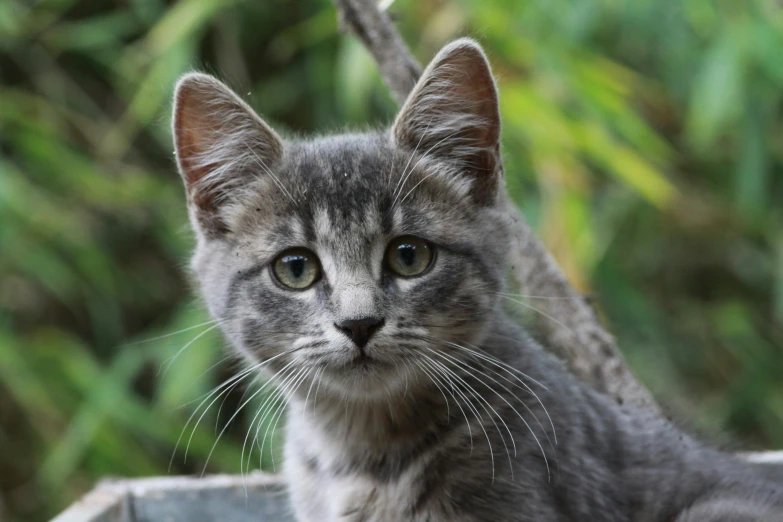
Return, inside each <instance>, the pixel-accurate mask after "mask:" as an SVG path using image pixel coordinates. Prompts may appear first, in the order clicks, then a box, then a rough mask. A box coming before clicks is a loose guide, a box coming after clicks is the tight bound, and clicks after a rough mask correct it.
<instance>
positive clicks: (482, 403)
mask: <svg viewBox="0 0 783 522" xmlns="http://www.w3.org/2000/svg"><path fill="white" fill-rule="evenodd" d="M430 362H432V363H433V364H435V365H437V366H440V367H441V368H442V369H443V370H444V371H445V372H447V373H449V374H451V375H453V376H454V378H455V379H457V381H458V382H461V383H462V384H463V386H464V387H465V389H466V390H467V391H468V392H469V393H470V394H471V395H472V396H473V397H475V398H476V399H477V400H478V403H479V406H481V408H482V409H483V410H484V411H485V412H486V413H487V416H488V417H489V420H490V421H491V422H492V424H493V425H494V426H495V429H496V430H497V432H498V435H499V436H500V440H501V441H502V442H503V446H504V447H505V448H506V456H507V457H508V465H509V467H510V470H511V478H512V479H513V478H514V465H513V463H512V461H511V454H510V453H509V451H508V445H507V444H506V438H505V437H504V436H503V433H502V431H501V430H500V427H499V426H498V425H497V423H496V422H495V420H494V417H493V416H492V414H491V413H490V412H489V411H487V407H488V408H489V409H490V410H491V411H492V413H494V414H495V417H497V418H498V420H500V422H501V424H503V426H504V427H505V428H506V431H507V432H508V436H509V438H510V439H511V444H512V446H513V447H514V456H516V454H517V445H516V441H515V440H514V434H513V433H512V432H511V429H510V428H509V427H508V425H507V424H506V421H505V420H503V417H502V416H501V415H500V414H499V413H498V412H497V410H496V409H495V408H493V407H492V405H491V404H490V403H489V401H487V400H486V399H485V398H484V397H483V396H482V395H481V394H480V393H478V392H477V391H476V389H475V388H473V386H471V385H470V384H469V383H468V382H467V381H465V380H464V379H463V378H462V377H460V376H459V375H458V374H457V373H456V372H454V371H453V370H452V369H451V368H449V367H447V366H445V365H443V364H441V363H439V362H438V361H435V360H434V359H430ZM476 380H478V381H479V382H481V379H476ZM485 405H486V406H485Z"/></svg>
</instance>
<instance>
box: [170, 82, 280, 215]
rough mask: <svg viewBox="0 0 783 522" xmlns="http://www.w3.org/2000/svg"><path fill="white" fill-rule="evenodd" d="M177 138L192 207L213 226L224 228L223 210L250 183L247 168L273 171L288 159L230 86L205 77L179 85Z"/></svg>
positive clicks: (270, 134) (254, 114)
mask: <svg viewBox="0 0 783 522" xmlns="http://www.w3.org/2000/svg"><path fill="white" fill-rule="evenodd" d="M173 135H174V146H175V149H176V154H177V164H178V166H179V171H180V174H181V175H182V178H183V180H184V182H185V187H186V189H187V193H188V202H189V204H191V206H192V207H193V208H194V210H195V211H196V212H197V214H198V216H199V223H200V224H202V225H204V224H207V226H212V227H218V228H219V227H221V226H222V225H220V219H219V216H217V211H218V208H219V207H220V205H221V204H222V203H223V202H224V201H226V200H228V199H230V198H231V196H232V194H233V193H234V192H235V191H236V190H237V189H238V188H239V187H241V186H242V185H243V184H245V183H246V182H247V181H248V180H247V177H248V176H249V175H250V173H249V172H248V168H247V166H248V165H253V168H254V170H258V169H259V168H260V169H262V170H266V169H270V168H272V167H273V165H274V164H275V163H276V162H277V161H279V159H280V158H281V157H282V155H283V142H282V140H281V139H280V138H279V137H278V136H277V134H276V133H275V131H273V130H272V129H271V128H270V127H269V126H268V125H267V124H266V123H264V121H263V120H262V119H261V118H259V117H258V115H256V113H255V112H253V109H251V108H250V107H249V106H248V105H247V104H246V103H245V102H244V101H242V100H241V99H240V98H239V97H238V96H237V95H236V94H234V92H232V91H231V89H229V88H228V87H226V85H225V84H223V83H222V82H220V81H219V80H217V79H216V78H214V77H212V76H209V75H207V74H202V73H190V74H186V75H185V76H183V77H182V79H181V80H180V81H179V82H178V83H177V86H176V88H175V94H174V117H173ZM259 164H260V165H259Z"/></svg>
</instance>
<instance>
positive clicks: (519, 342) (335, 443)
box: [174, 40, 783, 522]
mask: <svg viewBox="0 0 783 522" xmlns="http://www.w3.org/2000/svg"><path fill="white" fill-rule="evenodd" d="M174 130H175V139H176V144H177V156H178V161H179V165H180V170H181V172H182V174H183V177H184V179H185V182H186V186H187V188H188V195H189V204H190V205H189V208H190V214H191V220H192V222H193V224H194V228H195V230H196V232H197V238H198V247H197V250H196V254H195V256H194V260H193V269H194V272H195V275H196V278H197V280H198V283H199V285H200V287H201V291H202V293H203V295H204V297H205V301H206V303H207V305H208V307H209V309H210V312H211V314H212V315H213V316H214V317H215V318H216V319H219V320H220V321H221V326H222V328H223V330H224V332H225V333H226V335H227V337H228V338H229V339H230V340H231V341H232V344H233V345H234V346H235V348H236V349H237V350H238V351H239V353H241V354H242V355H243V356H244V357H245V359H246V360H247V361H248V363H249V365H250V368H252V371H256V370H260V369H261V368H265V369H266V370H269V371H270V372H271V373H272V374H273V375H274V376H275V377H274V378H275V379H276V381H277V382H278V383H279V385H280V387H281V390H282V391H283V396H284V397H285V398H287V399H288V401H289V404H290V411H289V415H288V423H287V430H286V431H287V442H286V450H285V454H286V462H285V472H286V476H287V478H288V484H289V489H290V491H291V496H292V501H293V506H294V509H295V511H296V513H297V516H298V517H299V518H300V519H301V520H302V521H305V522H316V521H319V522H320V521H324V522H332V521H338V520H339V521H357V522H358V521H367V522H369V521H396V520H406V521H407V520H413V521H432V522H440V521H444V522H445V521H479V520H481V521H506V520H508V521H512V520H513V521H539V522H549V521H583V520H597V521H610V522H611V521H626V520H633V521H640V522H644V521H649V522H668V521H670V520H676V521H677V522H684V521H695V520H707V521H711V522H717V521H721V520H726V521H729V520H731V521H735V520H738V521H741V520H764V521H769V522H772V521H776V520H783V493H781V491H780V488H777V489H776V488H775V486H773V485H770V484H766V483H764V482H763V480H761V479H760V478H757V477H756V475H755V474H754V472H753V470H752V469H750V467H749V466H748V465H746V464H744V463H742V462H740V461H738V460H736V459H734V458H733V457H730V456H728V455H724V454H721V453H719V452H717V451H714V450H711V449H709V448H706V447H704V446H702V445H700V444H698V443H696V442H695V441H693V440H692V439H690V438H689V437H687V436H686V435H684V434H682V433H680V432H679V431H678V430H677V429H675V428H674V427H672V426H671V425H670V424H669V423H668V422H666V421H665V420H662V419H659V418H657V417H656V416H654V415H651V414H646V413H642V412H638V411H635V410H631V409H630V408H623V407H620V406H618V405H616V404H614V403H612V402H611V401H609V400H608V399H606V398H605V397H603V396H601V395H599V394H597V393H596V392H593V391H592V390H590V389H588V388H587V387H586V386H585V385H583V384H582V383H580V382H579V381H577V380H576V379H574V378H573V377H572V376H571V375H569V374H568V373H567V372H566V371H565V370H564V369H563V368H562V367H561V364H560V363H559V362H558V361H556V360H555V359H554V358H553V357H551V356H550V355H548V354H547V353H546V352H545V351H544V350H543V349H542V348H540V347H539V346H537V345H536V344H535V343H534V342H533V341H532V340H531V339H530V338H529V337H528V336H527V335H526V334H525V333H524V331H523V330H522V329H521V328H520V327H519V326H517V325H516V324H515V322H514V321H513V320H511V319H510V318H509V317H508V315H507V313H506V312H505V311H504V308H503V301H504V299H503V297H504V280H505V275H506V269H507V264H508V237H509V234H510V232H511V227H512V226H513V225H512V221H513V220H512V218H511V217H510V216H509V214H508V211H507V206H506V203H505V198H504V194H503V183H502V174H503V171H502V163H501V159H500V150H499V135H500V121H499V115H498V110H497V95H496V92H495V86H494V82H493V80H492V77H491V74H490V72H489V67H488V65H487V63H486V60H485V58H484V56H483V54H482V53H481V51H480V49H479V48H478V47H477V46H476V44H474V43H472V42H470V41H464V40H463V41H459V42H456V43H455V44H452V45H451V46H449V47H447V48H446V49H445V50H444V51H442V52H441V53H440V54H439V55H438V57H437V58H436V59H435V60H433V63H432V64H431V65H430V67H429V68H428V69H427V71H426V72H425V73H424V76H423V78H422V80H421V81H420V82H419V84H418V86H417V88H416V90H415V91H414V93H413V94H412V95H411V97H410V99H409V100H408V102H407V103H406V105H405V107H404V108H403V110H402V111H401V113H400V115H399V116H398V118H397V121H396V122H395V124H394V126H393V128H392V130H391V132H378V133H368V134H359V135H344V136H336V137H329V138H320V139H316V140H311V141H291V142H284V141H283V140H281V139H280V138H279V137H278V136H277V135H276V134H275V133H274V131H272V130H271V129H270V128H269V127H268V126H267V125H266V124H264V123H263V122H262V121H261V120H260V119H259V118H258V117H257V116H255V114H254V113H252V111H251V110H250V109H249V107H247V106H246V105H245V104H244V103H243V102H242V101H241V100H239V99H238V98H237V97H236V96H235V95H234V94H233V93H231V92H230V91H229V90H228V89H227V88H226V87H225V86H223V85H222V84H220V83H219V82H217V81H216V80H214V79H212V78H210V77H207V76H204V75H191V76H188V77H186V78H185V79H184V80H183V81H182V82H181V83H180V85H179V86H178V90H177V99H176V108H175V126H174ZM743 517H744V518H743Z"/></svg>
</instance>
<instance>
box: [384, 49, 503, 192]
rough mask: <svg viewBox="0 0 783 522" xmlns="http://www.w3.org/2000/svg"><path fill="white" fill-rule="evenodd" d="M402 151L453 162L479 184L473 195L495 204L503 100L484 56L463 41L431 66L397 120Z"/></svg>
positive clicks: (396, 137)
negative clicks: (500, 100) (404, 149)
mask: <svg viewBox="0 0 783 522" xmlns="http://www.w3.org/2000/svg"><path fill="white" fill-rule="evenodd" d="M393 137H394V140H395V142H396V143H397V145H398V146H400V147H403V148H406V149H408V150H415V151H417V152H418V153H420V154H422V155H426V156H432V157H437V158H438V159H440V160H444V161H448V162H452V163H454V164H456V165H458V166H459V167H460V171H461V172H463V173H468V174H469V175H471V176H472V177H473V178H474V180H475V181H474V187H473V194H474V196H475V197H476V199H477V200H480V201H483V202H490V201H494V196H495V195H496V193H497V188H498V186H499V180H500V178H501V176H502V165H501V160H500V113H499V108H498V94H497V88H496V87H495V81H494V79H493V77H492V71H491V69H490V66H489V62H488V61H487V58H486V56H485V55H484V51H482V49H481V47H480V46H479V45H478V44H477V43H476V42H475V41H473V40H471V39H469V38H461V39H459V40H456V41H454V42H452V43H450V44H449V45H447V46H446V47H444V48H443V49H442V50H441V51H440V52H439V53H438V54H437V56H435V58H434V59H433V60H432V62H430V64H429V66H427V69H426V70H425V71H424V73H423V74H422V77H421V79H420V80H419V82H418V83H417V84H416V87H415V88H414V90H413V92H412V93H411V95H410V96H409V97H408V100H407V101H406V102H405V105H404V106H403V108H402V110H401V111H400V113H399V115H398V116H397V119H396V121H395V122H394V127H393Z"/></svg>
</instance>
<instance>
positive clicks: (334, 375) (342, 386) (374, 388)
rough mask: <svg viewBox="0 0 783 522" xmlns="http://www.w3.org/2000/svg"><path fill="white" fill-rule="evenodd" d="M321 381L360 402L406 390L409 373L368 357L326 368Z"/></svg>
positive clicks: (359, 357) (360, 357) (389, 363)
mask: <svg viewBox="0 0 783 522" xmlns="http://www.w3.org/2000/svg"><path fill="white" fill-rule="evenodd" d="M321 376H322V377H321V379H322V381H323V385H324V386H326V387H328V388H329V389H331V390H333V391H336V392H339V393H341V394H345V395H346V396H349V397H352V398H356V399H360V400H365V399H366V400H374V399H376V398H381V397H384V398H388V396H389V394H393V393H395V392H396V391H398V390H402V389H404V388H405V385H406V384H405V381H406V376H405V370H404V369H403V368H400V367H399V365H397V364H393V363H391V362H388V361H383V360H380V359H377V358H373V357H368V356H357V357H354V358H352V359H351V360H349V361H346V362H344V363H341V364H333V365H328V366H325V367H324V369H323V371H322V374H321Z"/></svg>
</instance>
